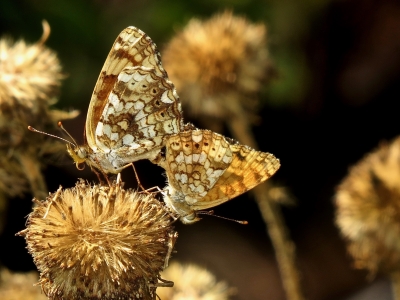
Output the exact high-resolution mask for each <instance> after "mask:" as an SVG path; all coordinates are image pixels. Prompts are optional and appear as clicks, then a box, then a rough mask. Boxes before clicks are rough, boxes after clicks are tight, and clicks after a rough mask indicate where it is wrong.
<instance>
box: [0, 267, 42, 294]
mask: <svg viewBox="0 0 400 300" xmlns="http://www.w3.org/2000/svg"><path fill="white" fill-rule="evenodd" d="M38 277H39V276H38V274H37V272H29V273H13V272H10V271H8V270H6V269H2V270H0V299H1V300H16V299H23V300H46V299H47V297H46V296H45V295H44V294H43V292H42V290H41V289H40V287H38V286H37V285H35V283H36V282H37V280H38Z"/></svg>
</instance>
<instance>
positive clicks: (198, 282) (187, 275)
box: [157, 262, 235, 300]
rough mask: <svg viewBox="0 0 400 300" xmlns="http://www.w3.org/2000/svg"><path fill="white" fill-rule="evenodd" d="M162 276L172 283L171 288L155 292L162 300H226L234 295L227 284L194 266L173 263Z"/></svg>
mask: <svg viewBox="0 0 400 300" xmlns="http://www.w3.org/2000/svg"><path fill="white" fill-rule="evenodd" d="M162 276H163V277H164V278H167V279H168V280H171V281H173V282H174V286H173V287H172V288H159V289H158V290H157V294H158V296H159V297H160V298H161V299H163V300H183V299H191V300H227V299H229V297H230V296H231V295H233V294H234V293H235V289H233V288H229V286H228V284H227V283H225V282H223V281H217V279H216V278H215V276H214V275H213V274H212V273H210V272H209V271H207V270H206V269H204V268H202V267H199V266H197V265H194V264H186V265H183V264H180V263H177V262H173V263H171V265H170V266H169V267H168V268H167V269H166V270H165V271H163V272H162Z"/></svg>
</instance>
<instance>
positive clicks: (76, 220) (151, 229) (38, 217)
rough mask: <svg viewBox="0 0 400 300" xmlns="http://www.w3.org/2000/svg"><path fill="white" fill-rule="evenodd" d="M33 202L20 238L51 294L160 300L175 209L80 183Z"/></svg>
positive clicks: (115, 187)
mask: <svg viewBox="0 0 400 300" xmlns="http://www.w3.org/2000/svg"><path fill="white" fill-rule="evenodd" d="M35 202H36V206H35V207H34V210H33V212H32V213H31V214H30V215H29V217H28V221H27V228H26V229H25V230H23V231H21V232H19V233H18V235H21V236H24V237H25V239H26V242H27V245H28V246H27V248H28V251H29V253H31V255H32V256H33V259H34V262H35V264H36V266H37V268H38V270H39V272H40V280H39V284H40V285H41V286H42V289H43V291H44V292H45V294H46V295H47V296H48V297H49V298H50V299H53V300H61V299H69V300H73V299H91V300H94V299H102V300H107V299H132V297H134V298H135V299H154V297H155V289H156V288H157V287H158V286H160V285H165V283H159V282H158V280H159V279H160V276H159V274H160V272H161V271H162V270H163V269H164V268H165V267H166V266H167V265H168V260H169V257H170V255H171V251H172V249H173V246H174V243H175V240H176V238H177V233H176V232H175V231H174V230H173V227H172V226H171V223H172V218H171V216H170V214H169V212H168V211H167V210H166V209H165V207H164V206H163V205H162V204H161V203H160V202H159V201H158V200H156V199H154V198H153V197H152V196H151V195H150V194H140V193H137V192H134V191H132V190H124V189H123V188H122V184H121V183H113V184H112V185H111V186H98V185H94V186H89V185H87V184H86V183H85V182H84V181H83V180H81V181H79V182H78V183H77V184H76V186H75V187H74V188H70V189H65V190H62V189H61V187H60V188H59V189H58V190H57V192H55V193H53V194H51V195H50V196H49V197H48V198H47V200H46V201H43V202H41V201H38V200H35ZM170 284H172V283H171V282H170Z"/></svg>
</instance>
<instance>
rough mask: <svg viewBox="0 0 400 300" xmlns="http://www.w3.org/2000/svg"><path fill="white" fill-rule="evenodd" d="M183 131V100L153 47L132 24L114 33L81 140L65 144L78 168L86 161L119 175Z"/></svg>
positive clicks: (150, 156)
mask: <svg viewBox="0 0 400 300" xmlns="http://www.w3.org/2000/svg"><path fill="white" fill-rule="evenodd" d="M182 129H183V119H182V110H181V103H180V101H179V97H178V94H177V93H176V90H175V87H174V85H173V83H172V82H171V81H170V80H169V79H168V75H167V73H166V71H165V70H164V68H163V67H162V64H161V58H160V54H159V52H158V50H157V48H156V45H155V44H154V43H153V41H152V40H151V39H150V37H149V36H147V35H146V34H145V33H144V32H143V31H141V30H140V29H138V28H135V27H133V26H130V27H127V28H126V29H124V30H123V31H122V32H121V33H120V34H119V35H118V37H117V39H116V40H115V42H114V45H113V46H112V48H111V51H110V53H109V54H108V56H107V59H106V61H105V63H104V66H103V68H102V70H101V73H100V75H99V78H98V80H97V83H96V86H95V88H94V91H93V95H92V98H91V100H90V105H89V109H88V113H87V118H86V126H85V135H84V138H85V143H84V145H81V146H78V145H77V144H76V143H75V144H67V151H68V153H69V154H70V155H71V157H72V158H73V160H74V161H75V163H76V166H77V167H78V168H79V165H80V164H82V163H84V162H86V164H88V165H89V166H90V167H94V168H96V169H98V170H100V171H102V172H103V173H114V174H116V173H119V172H120V171H121V170H122V169H123V168H124V167H126V166H127V165H130V164H131V163H132V162H134V161H137V160H140V159H150V160H152V159H154V158H155V157H156V156H157V155H158V152H159V151H160V149H161V147H162V146H163V141H164V139H165V137H166V136H168V135H170V134H175V133H178V132H180V131H182Z"/></svg>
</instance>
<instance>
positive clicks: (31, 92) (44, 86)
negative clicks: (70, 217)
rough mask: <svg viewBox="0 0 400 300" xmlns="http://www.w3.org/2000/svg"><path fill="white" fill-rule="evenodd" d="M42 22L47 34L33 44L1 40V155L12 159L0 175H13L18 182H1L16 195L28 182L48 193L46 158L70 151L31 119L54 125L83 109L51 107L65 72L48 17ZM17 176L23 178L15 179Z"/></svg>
mask: <svg viewBox="0 0 400 300" xmlns="http://www.w3.org/2000/svg"><path fill="white" fill-rule="evenodd" d="M43 26H44V34H43V37H42V39H41V40H40V41H39V42H37V43H36V44H33V45H28V44H26V43H25V42H24V41H23V40H21V41H18V42H16V43H13V42H12V41H11V40H10V39H5V38H4V39H1V40H0V157H2V158H3V159H4V160H7V162H3V161H0V181H2V180H5V181H12V183H13V185H14V186H16V187H7V188H6V189H3V187H2V184H0V189H2V190H3V192H5V193H7V194H8V195H9V196H11V197H13V196H15V195H20V194H21V193H23V192H25V191H27V190H28V189H29V188H30V190H31V191H32V194H34V195H35V196H36V197H45V196H46V195H47V188H46V185H45V183H44V180H43V179H42V178H41V174H40V169H41V167H42V163H41V161H42V160H41V158H42V157H43V156H45V155H49V154H50V155H51V154H55V153H60V152H61V151H62V152H63V153H64V152H65V146H64V145H61V144H60V143H59V142H57V141H55V140H49V139H45V137H44V136H41V135H37V134H36V135H35V134H32V132H30V131H28V130H27V127H28V125H31V126H34V127H37V128H40V129H41V130H45V131H52V130H54V129H56V128H57V127H56V124H57V122H58V121H59V120H60V119H70V118H74V117H76V116H77V115H78V112H77V111H72V112H63V111H59V110H55V109H51V108H50V106H51V105H52V104H54V103H55V102H56V99H55V96H56V94H57V92H58V88H59V86H60V83H61V82H60V80H61V79H62V78H63V77H64V75H62V73H61V66H60V62H59V60H58V58H57V55H56V53H55V52H53V51H52V50H50V49H48V48H46V47H45V46H44V42H45V40H46V38H47V36H48V35H49V31H50V28H49V26H48V24H47V23H43ZM20 174H22V175H23V176H22V177H21V175H20ZM16 177H18V178H19V180H17V181H14V180H11V179H12V178H16ZM15 182H18V184H17V185H16V184H14V183H15ZM3 185H4V184H3Z"/></svg>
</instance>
